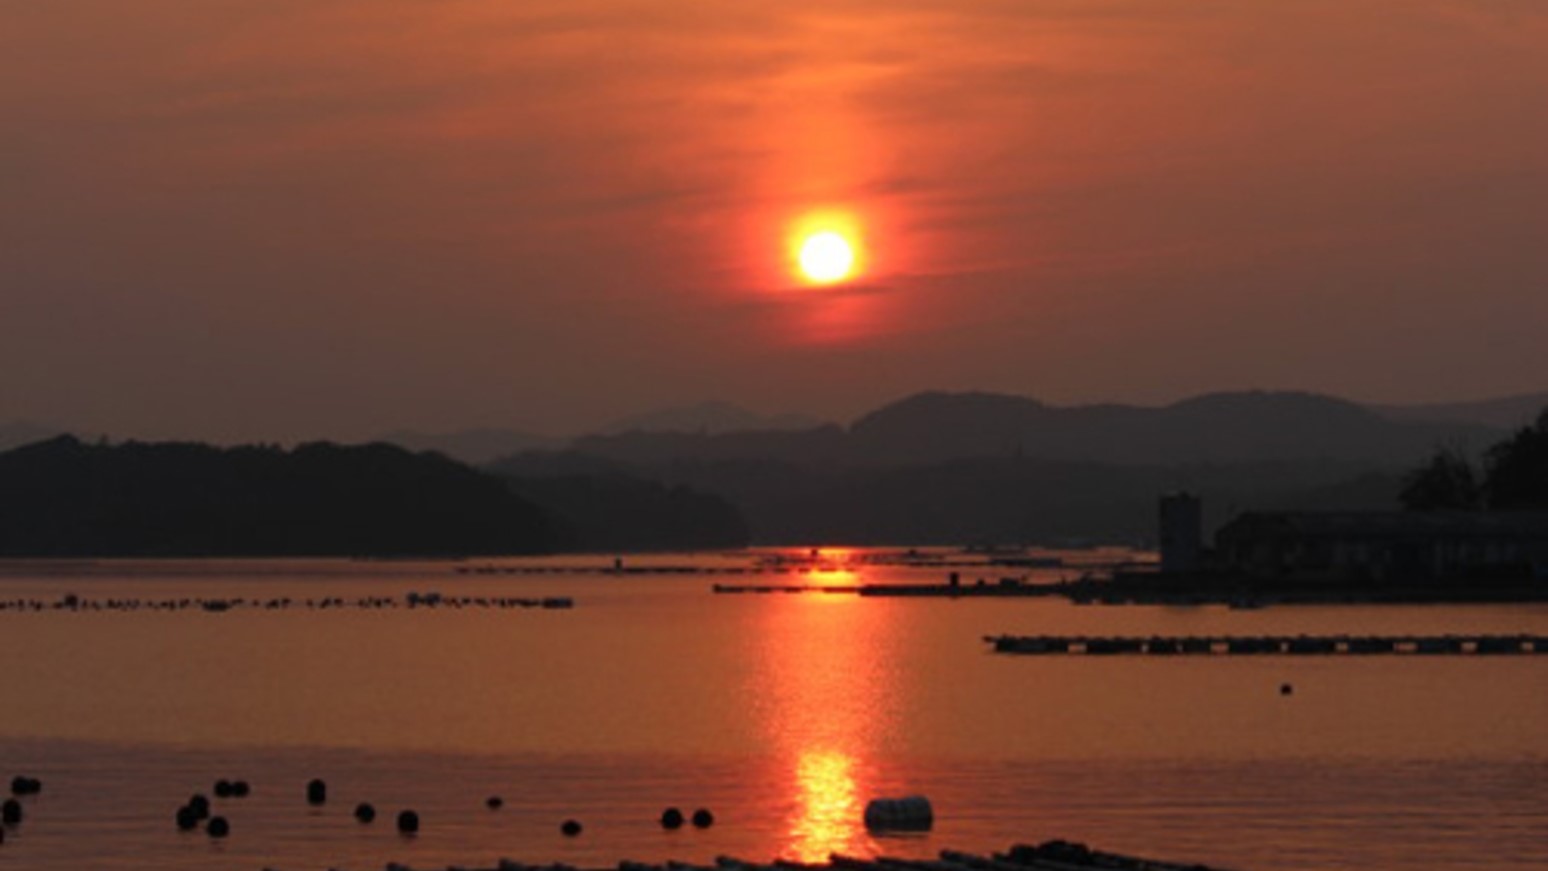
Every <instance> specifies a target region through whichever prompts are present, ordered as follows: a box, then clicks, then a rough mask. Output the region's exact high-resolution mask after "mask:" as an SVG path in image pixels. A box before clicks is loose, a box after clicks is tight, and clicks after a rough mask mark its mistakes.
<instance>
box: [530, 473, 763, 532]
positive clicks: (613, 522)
mask: <svg viewBox="0 0 1548 871" xmlns="http://www.w3.org/2000/svg"><path fill="white" fill-rule="evenodd" d="M510 484H511V489H512V490H514V491H515V492H516V493H517V494H519V495H521V496H522V497H523V498H526V499H529V500H531V501H532V502H533V503H535V504H536V505H538V506H539V507H541V508H543V509H544V510H545V511H547V512H549V513H550V514H552V515H553V516H554V517H556V518H557V519H558V520H559V521H560V522H561V523H563V525H564V529H565V538H566V549H568V550H581V551H590V552H640V551H653V550H716V549H721V548H736V547H745V546H746V545H747V544H748V542H749V540H750V537H749V535H748V531H747V524H746V523H745V522H744V521H743V519H742V515H741V513H740V512H738V511H737V510H736V508H734V507H733V506H732V505H731V504H730V503H729V502H727V501H726V500H724V499H722V498H720V497H718V496H712V495H709V494H706V493H702V492H699V491H696V490H692V489H690V488H688V487H683V486H667V485H664V484H660V483H657V482H655V481H646V480H643V479H640V478H635V477H631V476H628V475H621V474H617V473H591V474H564V475H557V476H547V477H525V478H511V479H510Z"/></svg>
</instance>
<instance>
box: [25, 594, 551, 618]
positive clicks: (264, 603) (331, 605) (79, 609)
mask: <svg viewBox="0 0 1548 871" xmlns="http://www.w3.org/2000/svg"><path fill="white" fill-rule="evenodd" d="M574 607H575V600H574V599H572V598H571V597H569V596H544V597H542V598H527V597H514V596H445V595H442V594H440V593H409V594H407V595H405V596H404V597H403V598H402V599H399V598H398V597H396V596H364V597H360V598H351V599H345V598H343V597H340V596H325V597H323V598H310V599H294V598H291V597H290V596H282V597H277V598H269V599H263V598H257V597H251V598H250V597H246V596H236V597H231V598H209V597H203V596H198V597H194V596H185V597H182V598H163V599H156V598H140V597H124V598H109V599H91V598H82V597H80V596H76V595H74V594H70V595H65V596H61V597H59V598H58V599H35V598H34V599H0V611H9V612H14V613H26V614H33V613H42V612H68V613H96V612H120V611H168V612H178V611H189V612H207V613H213V614H223V613H225V612H227V611H289V610H309V611H330V610H331V611H343V610H351V609H353V610H360V611H383V610H391V609H395V608H403V609H406V610H417V609H429V610H434V609H449V610H461V609H486V610H487V609H496V610H510V609H515V608H541V609H545V610H563V609H569V608H574Z"/></svg>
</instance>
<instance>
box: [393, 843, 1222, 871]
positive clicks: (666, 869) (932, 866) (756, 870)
mask: <svg viewBox="0 0 1548 871" xmlns="http://www.w3.org/2000/svg"><path fill="white" fill-rule="evenodd" d="M1098 868H1100V869H1106V871H1225V869H1223V868H1219V867H1217V866H1207V865H1199V864H1196V863H1177V862H1162V861H1159V860H1155V859H1140V858H1137V857H1134V856H1124V855H1120V854H1118V853H1107V852H1103V851H1101V850H1093V849H1091V848H1089V847H1087V846H1085V845H1084V844H1074V843H1070V842H1068V841H1048V842H1046V843H1044V844H1040V845H1038V846H1035V847H1034V846H1027V845H1017V846H1015V847H1012V848H1010V849H1009V850H1007V851H1006V852H1004V853H992V854H990V855H987V856H980V855H975V854H972V853H960V852H957V851H955V850H942V851H941V852H940V854H939V858H936V859H896V858H890V857H886V856H878V857H876V858H873V859H860V858H854V857H851V856H841V855H838V854H834V855H832V856H829V857H828V861H827V862H818V863H801V862H788V861H784V860H776V861H773V862H749V861H746V860H743V859H735V858H731V857H729V856H720V857H717V858H716V859H715V863H714V864H713V865H693V864H687V863H683V862H667V863H665V864H658V863H653V862H629V861H624V862H619V863H618V865H617V866H616V871H1083V869H1098ZM387 871H414V869H412V868H410V867H409V866H407V865H399V864H396V863H391V864H388V866H387ZM447 871H452V869H447ZM465 871H581V869H577V868H575V867H574V866H571V865H527V864H523V863H521V862H514V861H512V860H510V859H501V860H500V861H499V862H497V863H496V864H494V865H492V866H488V867H487V868H485V869H471V868H470V869H465ZM591 871H614V869H591Z"/></svg>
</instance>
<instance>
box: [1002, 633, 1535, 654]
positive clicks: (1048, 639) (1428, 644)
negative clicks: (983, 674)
mask: <svg viewBox="0 0 1548 871" xmlns="http://www.w3.org/2000/svg"><path fill="white" fill-rule="evenodd" d="M984 641H985V642H987V643H988V644H991V645H993V647H994V652H995V653H1012V654H1030V655H1057V654H1074V655H1084V656H1102V655H1115V654H1141V655H1148V656H1181V655H1193V656H1231V655H1259V656H1262V655H1284V656H1316V655H1328V656H1331V655H1344V656H1360V655H1375V654H1389V655H1403V656H1425V655H1447V654H1450V655H1470V656H1484V655H1496V654H1536V653H1548V636H1541V635H1266V636H1236V635H1213V636H1211V635H1189V636H1168V637H1160V636H1152V637H1110V636H1086V635H989V636H985V637H984Z"/></svg>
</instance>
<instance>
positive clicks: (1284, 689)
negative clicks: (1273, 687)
mask: <svg viewBox="0 0 1548 871" xmlns="http://www.w3.org/2000/svg"><path fill="white" fill-rule="evenodd" d="M1293 692H1295V687H1293V686H1291V685H1290V684H1287V683H1282V684H1280V685H1279V694H1280V695H1282V696H1288V695H1290V694H1291V693H1293Z"/></svg>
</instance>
